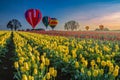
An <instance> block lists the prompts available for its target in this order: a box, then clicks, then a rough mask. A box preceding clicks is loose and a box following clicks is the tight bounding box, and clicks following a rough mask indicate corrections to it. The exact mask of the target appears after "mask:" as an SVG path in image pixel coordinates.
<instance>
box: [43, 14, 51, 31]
mask: <svg viewBox="0 0 120 80" xmlns="http://www.w3.org/2000/svg"><path fill="white" fill-rule="evenodd" d="M42 22H43V24H44V25H45V27H46V29H47V27H48V25H49V22H50V17H48V16H44V17H43V18H42Z"/></svg>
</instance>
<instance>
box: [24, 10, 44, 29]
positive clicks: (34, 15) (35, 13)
mask: <svg viewBox="0 0 120 80" xmlns="http://www.w3.org/2000/svg"><path fill="white" fill-rule="evenodd" d="M25 18H26V20H27V21H28V23H29V24H30V25H31V26H32V28H33V29H34V28H35V27H36V25H37V24H38V23H39V22H40V20H41V19H42V14H41V12H40V10H38V9H29V10H27V11H26V12H25Z"/></svg>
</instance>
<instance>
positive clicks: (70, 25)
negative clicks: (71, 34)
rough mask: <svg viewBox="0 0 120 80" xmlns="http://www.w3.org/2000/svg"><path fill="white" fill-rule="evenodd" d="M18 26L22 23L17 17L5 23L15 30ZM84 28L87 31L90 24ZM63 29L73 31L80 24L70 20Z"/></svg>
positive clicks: (97, 29) (102, 28)
mask: <svg viewBox="0 0 120 80" xmlns="http://www.w3.org/2000/svg"><path fill="white" fill-rule="evenodd" d="M20 27H22V25H21V23H20V21H18V20H17V19H12V20H10V21H9V22H8V24H7V28H10V29H11V30H17V29H19V28H20ZM84 28H85V29H86V30H87V31H88V30H89V29H90V26H85V27H84ZM64 29H65V30H71V31H74V30H78V29H80V25H79V23H78V22H77V21H75V20H71V21H68V22H66V23H65V25H64ZM95 31H109V29H108V28H105V27H104V25H99V27H98V28H96V29H95Z"/></svg>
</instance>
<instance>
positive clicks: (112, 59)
mask: <svg viewBox="0 0 120 80" xmlns="http://www.w3.org/2000/svg"><path fill="white" fill-rule="evenodd" d="M0 69H1V71H0V80H3V79H4V80H120V41H119V40H116V41H112V40H110V41H109V40H99V39H92V38H91V39H89V38H85V39H84V38H74V37H63V36H59V35H56V36H51V35H46V34H40V33H39V34H38V33H34V32H33V33H30V32H24V31H23V32H22V31H13V32H12V31H0ZM9 70H10V71H9ZM9 72H10V73H9ZM9 74H10V75H9ZM7 76H12V79H10V78H9V77H7ZM3 77H6V78H3Z"/></svg>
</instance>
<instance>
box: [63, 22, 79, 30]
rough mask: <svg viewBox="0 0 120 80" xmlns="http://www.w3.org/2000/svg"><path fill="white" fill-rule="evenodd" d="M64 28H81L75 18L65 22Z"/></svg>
mask: <svg viewBox="0 0 120 80" xmlns="http://www.w3.org/2000/svg"><path fill="white" fill-rule="evenodd" d="M64 29H65V30H72V31H73V30H77V29H79V23H78V22H76V21H74V20H71V21H68V22H66V23H65V25H64Z"/></svg>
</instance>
